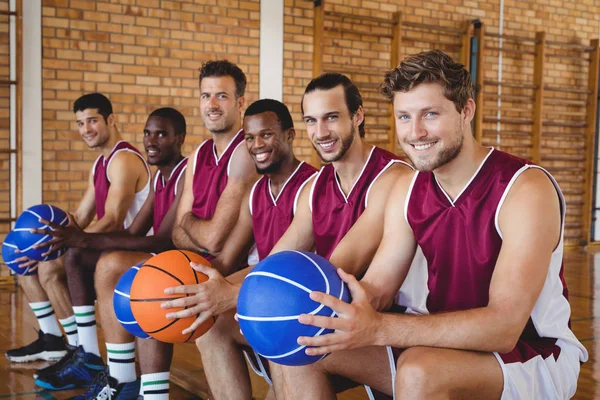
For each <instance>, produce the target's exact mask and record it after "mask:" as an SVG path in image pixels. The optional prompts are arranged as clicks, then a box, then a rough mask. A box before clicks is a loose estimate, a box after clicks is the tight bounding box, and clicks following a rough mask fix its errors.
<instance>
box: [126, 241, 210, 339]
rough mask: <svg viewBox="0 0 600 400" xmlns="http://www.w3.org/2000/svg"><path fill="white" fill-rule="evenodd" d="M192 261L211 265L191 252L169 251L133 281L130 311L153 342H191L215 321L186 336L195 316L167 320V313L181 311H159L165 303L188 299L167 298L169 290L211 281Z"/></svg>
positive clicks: (177, 295) (156, 258)
mask: <svg viewBox="0 0 600 400" xmlns="http://www.w3.org/2000/svg"><path fill="white" fill-rule="evenodd" d="M190 262H194V263H196V264H203V265H206V266H210V262H208V261H207V260H206V259H204V258H203V257H201V256H199V255H198V254H196V253H192V252H191V251H186V250H169V251H165V252H163V253H160V254H157V255H156V256H154V257H152V258H151V259H149V260H148V261H146V262H145V263H144V265H142V267H141V268H140V270H139V271H138V273H137V274H136V275H135V278H134V279H133V283H132V284H131V291H130V294H129V295H130V302H131V311H132V312H133V316H134V317H135V319H136V321H137V323H138V324H139V325H140V327H141V328H142V329H143V330H144V331H145V332H146V333H147V334H148V335H150V336H152V337H153V338H154V339H157V340H160V341H162V342H168V343H182V342H189V341H191V340H194V339H196V338H198V337H200V336H202V335H203V334H204V333H205V332H206V331H207V330H209V329H210V327H211V326H213V324H214V322H215V320H214V317H213V318H210V319H208V320H207V321H206V322H204V323H203V324H202V325H200V326H199V327H198V328H196V330H195V331H193V332H192V333H191V334H187V335H183V334H182V333H181V331H183V330H184V329H185V328H187V327H189V326H190V325H191V324H192V322H194V321H195V320H196V316H193V317H187V318H179V319H167V317H166V314H167V313H168V312H175V311H179V310H182V308H171V309H168V310H167V309H164V308H160V304H161V303H162V302H164V301H167V300H171V299H177V298H180V297H184V296H188V295H181V294H176V295H167V294H165V289H166V288H168V287H172V286H180V285H193V284H197V283H202V282H205V281H206V280H207V279H208V277H207V276H206V275H204V274H202V273H200V272H197V271H195V270H194V269H193V268H192V267H191V266H190Z"/></svg>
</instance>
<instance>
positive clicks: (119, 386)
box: [70, 367, 140, 400]
mask: <svg viewBox="0 0 600 400" xmlns="http://www.w3.org/2000/svg"><path fill="white" fill-rule="evenodd" d="M139 392H140V380H139V379H138V380H136V381H134V382H126V383H117V380H116V379H115V378H113V377H112V376H110V375H109V373H108V367H106V368H105V369H104V371H102V372H100V373H99V374H98V375H96V378H95V379H94V382H92V385H91V386H90V388H89V389H88V391H87V392H85V393H83V394H80V395H78V396H75V397H71V399H70V400H137V399H138V395H139Z"/></svg>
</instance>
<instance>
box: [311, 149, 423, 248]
mask: <svg viewBox="0 0 600 400" xmlns="http://www.w3.org/2000/svg"><path fill="white" fill-rule="evenodd" d="M394 163H402V164H405V165H407V166H408V167H410V168H411V169H412V167H411V166H410V165H408V164H407V163H405V162H404V161H401V160H399V159H398V156H396V155H395V154H392V153H390V152H388V151H386V150H383V149H380V148H379V147H375V146H373V148H372V149H371V153H370V154H369V158H368V159H367V162H366V163H365V165H364V166H363V169H362V171H361V173H360V175H359V176H358V178H357V180H356V181H355V182H354V185H353V186H352V188H351V189H350V192H349V194H348V196H346V195H345V194H344V192H343V191H342V188H341V186H340V184H339V181H338V178H337V174H336V172H335V168H334V167H333V164H328V165H326V166H324V167H323V168H321V171H319V175H317V177H316V179H315V180H314V182H313V186H312V188H311V193H310V209H311V212H312V220H313V232H314V239H315V245H316V252H317V254H319V255H320V256H323V257H325V258H327V259H329V257H330V256H331V254H332V253H333V250H334V249H335V247H336V246H337V244H338V243H339V242H340V241H341V240H342V238H343V237H344V236H345V235H346V233H348V231H349V230H350V228H352V225H354V223H355V222H356V221H357V220H358V218H359V217H360V216H361V214H362V213H363V211H364V210H365V209H366V208H367V205H368V201H369V192H370V190H371V187H373V184H374V183H375V182H376V181H377V179H378V178H379V176H380V175H381V174H383V173H384V172H385V171H386V170H387V169H388V168H389V167H390V166H391V165H392V164H394Z"/></svg>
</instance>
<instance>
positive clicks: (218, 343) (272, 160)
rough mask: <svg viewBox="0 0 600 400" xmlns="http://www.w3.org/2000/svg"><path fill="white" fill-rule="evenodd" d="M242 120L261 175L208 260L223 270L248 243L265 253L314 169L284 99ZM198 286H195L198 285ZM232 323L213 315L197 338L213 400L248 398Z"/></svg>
mask: <svg viewBox="0 0 600 400" xmlns="http://www.w3.org/2000/svg"><path fill="white" fill-rule="evenodd" d="M243 122H244V124H243V125H244V133H245V141H246V147H247V150H248V152H249V154H250V155H251V156H252V158H253V159H254V163H255V165H256V171H257V172H258V173H259V174H261V175H262V177H261V178H260V179H259V180H258V181H256V183H255V184H254V186H252V189H251V190H250V191H249V193H246V195H245V197H244V200H243V202H242V207H241V210H240V216H239V219H238V221H237V224H236V226H235V229H234V230H233V232H232V233H231V235H230V236H229V238H228V239H227V242H225V245H224V247H223V250H222V251H221V253H219V255H218V256H217V258H216V259H215V260H214V261H213V265H222V266H223V267H221V269H225V270H230V269H232V268H233V267H235V266H236V265H240V264H241V263H242V262H243V261H244V260H243V258H244V257H245V256H246V255H247V254H248V251H249V249H250V248H251V247H252V245H253V244H255V245H256V249H257V251H258V259H259V260H261V259H263V258H265V257H266V256H267V255H268V254H269V252H270V251H271V248H272V247H273V246H274V245H275V243H277V240H279V238H280V237H281V236H282V235H283V233H284V232H285V230H286V229H287V227H288V226H289V224H290V223H291V221H292V218H293V216H294V209H295V204H296V201H297V199H298V194H299V193H300V190H301V188H302V187H303V186H304V185H305V184H306V183H307V182H308V180H309V179H310V178H311V177H312V176H313V175H314V174H315V173H316V169H314V168H313V167H312V166H310V165H309V164H306V163H304V162H301V161H299V160H298V159H297V158H296V157H295V156H294V153H293V146H292V145H293V140H294V138H295V135H296V132H295V130H294V124H293V121H292V116H291V115H290V112H289V110H288V109H287V107H286V106H285V105H284V104H283V103H281V102H279V101H276V100H270V99H264V100H258V101H256V102H254V103H252V104H251V105H250V107H248V109H247V110H246V112H245V114H244V120H243ZM196 268H198V269H199V270H200V271H201V272H203V273H205V274H207V275H208V276H210V277H211V278H216V277H218V279H214V280H211V284H212V283H214V282H223V278H222V276H221V275H217V274H218V272H217V271H214V270H211V268H203V267H202V266H197V267H196ZM193 286H196V285H193ZM201 286H202V285H198V286H196V288H197V289H201ZM198 295H200V293H198V294H197V296H198ZM204 312H205V313H206V311H204ZM234 324H236V323H235V321H234V320H233V318H218V319H217V320H216V323H215V325H214V326H213V327H212V328H211V329H210V330H209V331H208V332H207V333H206V334H204V335H203V336H202V337H200V338H199V339H197V341H196V344H197V346H198V349H199V350H200V355H201V356H202V365H203V366H204V371H205V373H206V377H207V379H208V383H209V386H210V390H211V393H212V395H213V397H214V398H216V399H219V398H229V399H236V398H250V397H251V395H252V388H251V385H250V377H249V375H248V371H247V368H246V363H245V362H244V355H243V353H242V346H246V347H247V343H246V342H245V340H244V339H243V338H242V337H241V335H240V334H239V327H238V328H234V327H233V326H232V325H234ZM232 332H234V333H233V337H232ZM247 350H250V349H249V348H247ZM249 360H250V362H251V365H252V366H253V367H255V371H256V372H258V373H259V374H260V375H264V376H265V378H266V379H267V381H268V380H269V377H268V376H267V374H266V371H265V366H266V363H263V362H262V361H261V360H258V359H257V358H255V357H254V356H253V355H251V356H250V357H249ZM230 374H231V375H232V376H235V379H236V382H237V383H236V385H224V384H223V381H222V379H223V378H224V377H226V376H229V375H230Z"/></svg>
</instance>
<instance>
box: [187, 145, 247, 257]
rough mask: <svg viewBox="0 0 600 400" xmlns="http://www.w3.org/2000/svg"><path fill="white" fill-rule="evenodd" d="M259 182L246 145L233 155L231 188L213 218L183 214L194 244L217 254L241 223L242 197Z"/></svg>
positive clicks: (221, 198)
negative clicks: (239, 220) (239, 221)
mask: <svg viewBox="0 0 600 400" xmlns="http://www.w3.org/2000/svg"><path fill="white" fill-rule="evenodd" d="M256 179H258V176H257V174H256V169H255V165H254V161H253V160H252V158H251V157H250V154H248V151H247V150H246V149H245V148H243V147H242V146H240V147H238V148H237V149H236V150H235V153H234V154H233V155H232V159H231V165H230V170H229V177H228V180H227V186H226V187H225V190H224V191H223V193H222V194H221V197H220V198H219V201H218V203H217V208H216V209H215V213H214V215H213V217H212V218H210V219H207V220H202V219H200V218H197V217H196V216H194V215H193V214H192V213H191V210H190V212H187V213H185V214H183V215H181V219H180V225H181V226H182V227H183V229H184V231H185V232H186V233H187V234H188V236H189V237H190V239H191V240H192V242H194V243H195V244H196V245H198V246H200V247H202V248H204V249H206V250H207V251H208V252H209V253H212V254H216V253H218V252H220V251H221V249H222V248H223V244H224V243H225V240H226V239H227V236H229V233H231V230H232V229H233V227H234V226H235V223H236V221H237V218H238V215H239V211H240V206H241V202H242V198H243V197H244V193H246V192H247V191H248V190H249V188H250V187H251V186H252V184H254V182H255V181H256Z"/></svg>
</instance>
